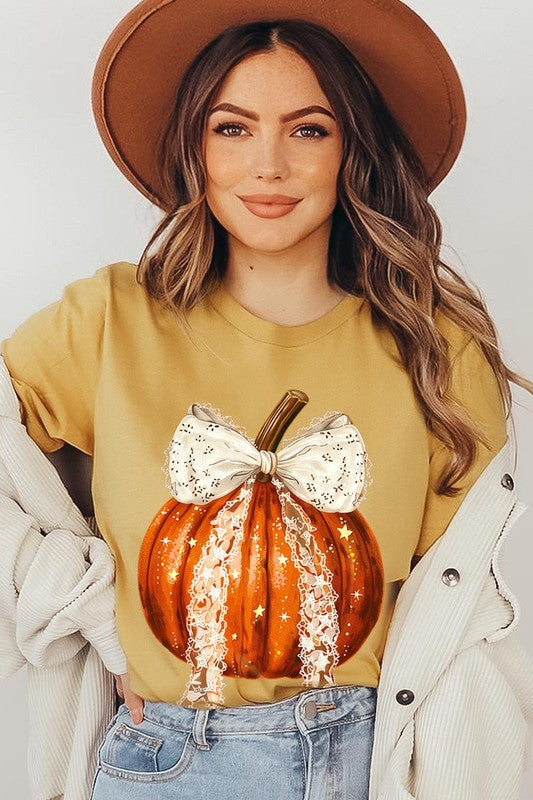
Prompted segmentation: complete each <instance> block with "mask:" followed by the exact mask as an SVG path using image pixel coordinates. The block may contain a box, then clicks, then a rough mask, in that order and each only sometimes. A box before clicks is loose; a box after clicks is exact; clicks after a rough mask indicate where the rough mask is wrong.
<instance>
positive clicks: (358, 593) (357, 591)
mask: <svg viewBox="0 0 533 800" xmlns="http://www.w3.org/2000/svg"><path fill="white" fill-rule="evenodd" d="M352 597H355V599H356V600H359V598H360V597H361V592H360V591H359V589H357V590H356V591H355V592H353V593H352Z"/></svg>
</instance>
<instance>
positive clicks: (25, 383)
mask: <svg viewBox="0 0 533 800" xmlns="http://www.w3.org/2000/svg"><path fill="white" fill-rule="evenodd" d="M105 275H106V267H102V268H100V269H98V270H96V272H95V273H94V274H93V275H92V276H89V277H86V278H80V279H78V280H75V281H73V282H72V283H70V284H68V285H67V286H66V287H65V288H64V289H63V292H62V295H61V297H60V299H59V300H57V301H56V302H54V303H51V304H50V305H48V306H45V307H44V308H42V309H41V310H39V311H37V312H36V313H35V314H33V315H32V316H30V317H28V319H26V320H25V321H24V322H23V323H22V324H21V325H19V326H18V327H17V328H16V329H15V330H14V332H13V333H12V335H11V336H10V337H9V338H7V339H4V340H2V342H1V343H0V351H1V353H2V356H3V358H4V361H5V363H6V367H7V369H8V371H9V373H10V376H11V382H12V384H13V387H14V389H15V392H16V393H17V395H18V398H19V402H20V411H21V417H22V422H23V424H24V425H25V427H26V430H27V431H28V434H29V435H30V436H31V438H32V439H33V440H34V441H35V442H36V443H37V444H38V445H39V447H40V448H41V449H42V450H43V451H44V452H47V453H50V452H53V451H55V450H59V448H60V447H62V446H63V444H64V443H65V442H68V443H70V444H72V445H73V446H74V447H77V448H78V449H79V450H82V451H83V452H84V453H87V454H88V455H92V454H93V441H94V436H93V427H94V426H93V421H94V402H95V395H96V390H97V383H98V375H99V371H100V363H101V353H102V338H103V329H104V323H105V298H106V292H105V285H104V280H105Z"/></svg>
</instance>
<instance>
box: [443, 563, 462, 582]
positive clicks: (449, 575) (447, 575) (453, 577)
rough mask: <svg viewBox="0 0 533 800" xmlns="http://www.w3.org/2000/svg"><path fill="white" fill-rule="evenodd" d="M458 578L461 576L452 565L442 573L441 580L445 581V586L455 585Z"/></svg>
mask: <svg viewBox="0 0 533 800" xmlns="http://www.w3.org/2000/svg"><path fill="white" fill-rule="evenodd" d="M460 579H461V576H460V575H459V573H458V572H457V570H456V569H454V568H453V567H449V568H448V569H445V570H444V572H443V573H442V582H443V583H445V584H446V586H455V585H456V584H457V583H459V581H460Z"/></svg>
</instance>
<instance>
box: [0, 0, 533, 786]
mask: <svg viewBox="0 0 533 800" xmlns="http://www.w3.org/2000/svg"><path fill="white" fill-rule="evenodd" d="M133 4H134V3H133V2H130V0H91V2H87V1H86V0H76V2H72V0H47V2H46V3H43V2H37V0H18V2H16V3H9V4H8V3H7V0H2V3H1V5H0V75H1V78H0V103H1V108H0V125H1V129H0V153H1V159H2V161H1V164H2V171H1V174H0V181H1V184H2V193H1V200H0V203H1V208H0V211H1V215H0V219H1V223H2V250H3V255H2V266H1V268H0V338H3V337H5V336H7V335H9V334H10V333H11V331H12V330H13V328H14V327H15V326H16V325H17V324H19V323H20V322H22V321H23V320H24V319H26V318H27V317H28V316H29V315H30V314H31V313H32V312H34V311H36V310H37V309H39V308H41V307H43V306H44V305H47V304H48V303H50V302H52V301H54V300H56V299H57V298H58V297H59V296H60V293H61V291H62V289H63V287H64V285H65V284H66V283H69V282H70V281H72V280H75V279H76V278H78V277H83V276H87V275H90V274H92V273H93V272H94V271H95V270H96V269H97V268H98V267H100V266H102V265H104V264H107V263H111V262H113V261H119V260H130V261H136V260H137V259H138V257H139V255H140V253H141V251H142V248H143V246H144V244H145V243H146V241H147V239H148V236H149V234H150V233H151V231H152V230H153V227H154V225H155V223H156V221H157V220H158V219H159V216H160V213H159V211H158V210H157V209H156V208H155V207H154V206H151V205H150V204H149V203H148V201H147V200H145V199H144V197H143V196H142V195H140V194H139V193H138V192H137V191H136V190H135V189H134V188H133V187H132V186H131V185H130V184H129V183H128V182H127V181H126V179H125V178H124V177H123V176H122V175H121V173H120V172H119V171H118V170H117V168H116V167H115V166H114V164H113V163H112V161H111V159H110V158H109V156H108V155H107V152H106V151H105V150H104V147H103V145H102V143H101V141H100V139H99V136H98V133H97V131H96V127H95V124H94V122H93V117H92V112H91V107H90V85H91V78H92V72H93V68H94V64H95V61H96V58H97V56H98V53H99V51H100V48H101V47H102V45H103V43H104V41H105V39H106V38H107V36H108V35H109V33H110V32H111V30H112V28H113V27H114V25H115V24H116V23H117V22H118V21H119V19H121V18H122V17H123V16H124V14H125V13H126V12H127V11H128V10H129V9H130V8H131V7H132V5H133ZM410 4H411V6H412V8H414V10H415V11H417V12H418V13H419V14H421V15H422V16H423V17H424V19H425V20H426V21H427V22H428V23H429V25H430V26H431V27H433V28H434V30H436V31H437V33H438V35H439V36H440V38H441V39H442V41H443V42H444V44H445V45H446V46H447V48H448V50H449V51H450V53H451V55H452V58H453V59H454V61H455V63H456V65H457V68H458V71H459V74H460V75H461V78H462V81H463V84H464V88H465V92H466V96H467V103H468V112H469V121H468V127H467V134H466V139H465V143H464V146H463V149H462V151H461V153H460V155H459V158H458V160H457V162H456V164H455V166H454V167H453V169H452V171H451V173H450V174H449V175H448V177H447V178H446V179H445V181H444V182H443V183H442V184H441V186H439V187H438V188H437V189H436V190H435V192H434V193H433V195H432V196H431V201H432V203H433V205H434V206H435V208H436V210H437V212H438V213H439V215H440V218H441V220H442V222H443V226H444V236H443V239H444V243H445V247H444V249H443V257H444V259H445V260H447V261H449V262H451V263H452V264H453V265H454V266H456V267H457V268H459V269H460V270H461V271H462V272H463V274H465V275H466V277H467V278H468V279H469V280H470V281H473V282H474V283H476V284H477V285H478V286H479V287H480V288H481V290H482V292H483V294H484V297H485V299H486V301H487V303H488V307H489V310H490V312H491V314H492V316H493V318H494V319H495V322H496V325H497V327H498V330H499V332H500V338H501V343H502V347H503V353H504V357H505V359H506V361H507V363H508V364H509V365H510V366H511V367H512V368H514V369H516V370H517V371H519V372H521V373H526V374H527V375H528V376H529V377H532V376H533V364H532V361H531V357H530V351H529V350H528V344H529V345H530V342H531V319H532V313H531V312H532V304H531V297H532V294H533V276H532V272H533V270H532V266H533V263H532V261H533V260H532V257H531V252H530V251H531V244H530V242H531V240H530V239H528V237H529V236H530V235H531V218H532V216H533V204H532V200H531V198H532V192H531V185H532V183H533V157H532V152H531V128H532V124H533V114H532V94H531V83H530V76H531V75H532V74H533V55H532V51H531V47H530V32H531V29H532V27H533V5H532V4H531V3H529V2H528V0H515V2H514V3H512V4H511V5H510V6H509V5H507V6H506V5H505V4H504V3H502V2H500V0H469V1H468V3H465V2H464V0H412V1H411V3H410ZM513 393H514V398H515V403H514V415H515V420H516V426H517V435H518V441H519V458H518V467H517V471H516V473H515V479H516V482H517V486H518V492H519V496H520V497H521V499H522V500H524V501H525V502H526V503H528V504H533V488H532V477H533V415H532V414H531V408H532V405H533V401H532V398H531V396H529V395H528V394H527V393H526V392H525V391H524V390H522V389H519V388H517V387H513ZM532 525H533V508H532V509H531V510H530V511H527V512H526V514H524V515H523V516H522V517H521V519H520V520H519V521H518V522H517V523H516V526H515V528H514V531H513V534H512V536H511V537H510V538H509V540H508V542H507V544H506V547H505V549H504V551H503V559H502V563H503V571H504V576H505V578H506V581H507V583H508V584H509V585H510V587H511V589H512V590H513V591H514V592H515V594H516V595H517V597H518V599H519V601H520V604H521V607H522V619H521V624H520V626H519V628H518V631H517V636H518V637H519V638H521V639H522V641H523V642H524V643H526V645H527V646H528V648H529V649H530V650H531V651H532V652H533V625H532V622H533V606H532V602H531V601H532V591H531V563H532V560H533V537H532V535H531V532H532ZM0 701H1V708H2V713H1V714H0V741H1V747H0V776H1V777H0V789H1V794H2V796H5V797H9V798H10V799H11V800H27V798H29V792H28V788H27V781H26V776H25V775H26V744H27V711H26V674H25V669H22V670H20V671H19V672H18V673H17V674H16V675H15V676H13V677H11V678H9V679H7V680H4V681H3V682H0ZM531 797H533V776H532V775H531V773H528V774H527V775H526V776H525V778H524V786H523V793H522V798H523V800H526V798H531ZM458 800H459V799H458ZM480 800H481V798H480ZM502 800H504V799H503V798H502Z"/></svg>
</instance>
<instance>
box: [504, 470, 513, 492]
mask: <svg viewBox="0 0 533 800" xmlns="http://www.w3.org/2000/svg"><path fill="white" fill-rule="evenodd" d="M501 485H502V486H505V488H506V489H514V481H513V478H512V476H511V475H509V473H508V472H506V473H505V475H504V476H503V478H502V479H501Z"/></svg>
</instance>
